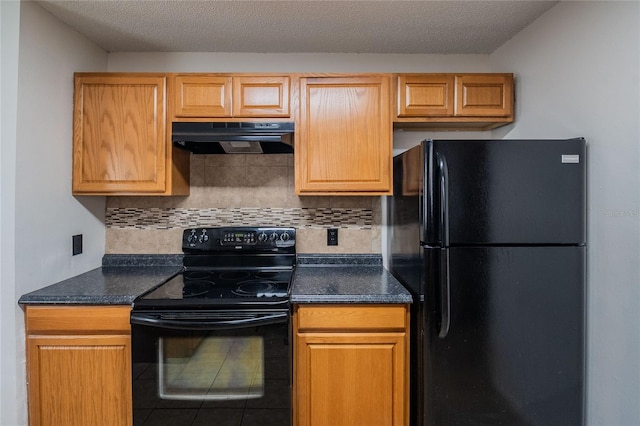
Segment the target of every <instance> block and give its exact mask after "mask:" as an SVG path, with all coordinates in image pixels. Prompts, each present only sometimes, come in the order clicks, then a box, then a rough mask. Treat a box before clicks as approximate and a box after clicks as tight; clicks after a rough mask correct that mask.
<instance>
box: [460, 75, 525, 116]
mask: <svg viewBox="0 0 640 426" xmlns="http://www.w3.org/2000/svg"><path fill="white" fill-rule="evenodd" d="M455 115H456V116H460V117H462V116H466V117H482V116H485V117H508V116H511V115H513V76H512V75H511V74H508V75H504V74H498V75H473V74H470V75H460V76H456V108H455Z"/></svg>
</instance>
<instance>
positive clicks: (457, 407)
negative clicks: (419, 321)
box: [424, 247, 586, 426]
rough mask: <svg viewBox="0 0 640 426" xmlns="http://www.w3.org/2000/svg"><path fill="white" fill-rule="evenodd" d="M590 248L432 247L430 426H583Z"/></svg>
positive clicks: (427, 368) (427, 357)
mask: <svg viewBox="0 0 640 426" xmlns="http://www.w3.org/2000/svg"><path fill="white" fill-rule="evenodd" d="M585 250H586V249H585V248H584V247H494V248H451V249H448V250H441V249H427V252H426V253H425V259H430V260H429V261H428V262H426V263H425V267H426V268H427V269H429V270H430V271H431V272H429V271H427V274H428V275H427V277H428V278H427V279H428V280H429V281H428V282H427V283H426V292H427V293H426V295H425V305H424V307H425V313H426V319H425V336H424V392H425V393H424V425H427V426H441V425H448V426H456V425H459V426H463V425H468V426H478V425H487V426H489V425H491V426H493V425H528V426H554V425H558V426H565V425H582V424H583V419H584V416H583V401H584V396H583V386H584V378H583V377H584V303H585V302H584V297H585V296H584V294H585V289H584V282H585ZM429 263H431V265H429ZM447 263H448V274H442V273H440V272H437V271H436V272H434V271H433V269H434V268H435V267H436V266H437V265H438V264H447ZM443 279H444V280H445V281H443ZM443 305H447V306H446V313H445V312H443V311H442V306H443ZM447 316H448V322H449V324H448V327H447V329H446V333H443V322H445V320H444V319H443V318H445V317H447Z"/></svg>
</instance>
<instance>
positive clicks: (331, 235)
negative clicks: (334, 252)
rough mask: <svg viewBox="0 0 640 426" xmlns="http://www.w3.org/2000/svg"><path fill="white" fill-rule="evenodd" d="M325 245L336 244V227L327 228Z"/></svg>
mask: <svg viewBox="0 0 640 426" xmlns="http://www.w3.org/2000/svg"><path fill="white" fill-rule="evenodd" d="M327 245H328V246H337V245H338V228H329V229H327Z"/></svg>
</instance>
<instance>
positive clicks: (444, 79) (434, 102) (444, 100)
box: [398, 74, 455, 117]
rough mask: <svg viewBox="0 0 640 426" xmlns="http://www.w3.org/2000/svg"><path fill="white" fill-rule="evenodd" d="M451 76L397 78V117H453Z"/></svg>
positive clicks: (452, 84) (452, 83) (434, 75)
mask: <svg viewBox="0 0 640 426" xmlns="http://www.w3.org/2000/svg"><path fill="white" fill-rule="evenodd" d="M454 87H455V86H454V82H453V76H452V75H440V74H433V75H417V76H402V75H401V76H398V117H422V116H445V117H446V116H451V115H453V102H454V96H453V94H454Z"/></svg>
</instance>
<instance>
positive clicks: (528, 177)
mask: <svg viewBox="0 0 640 426" xmlns="http://www.w3.org/2000/svg"><path fill="white" fill-rule="evenodd" d="M423 145H424V148H423V150H424V153H425V167H426V170H427V172H426V175H425V184H424V188H425V197H424V203H425V206H424V211H425V215H424V241H423V242H424V243H425V244H428V245H444V246H456V245H458V246H459V245H486V244H490V245H493V244H524V245H529V244H582V243H584V242H585V241H586V208H585V206H586V204H585V202H586V191H585V188H586V159H585V153H586V149H585V141H584V139H581V138H578V139H569V140H427V141H424V142H423Z"/></svg>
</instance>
